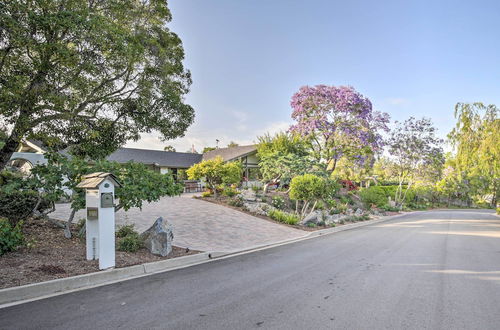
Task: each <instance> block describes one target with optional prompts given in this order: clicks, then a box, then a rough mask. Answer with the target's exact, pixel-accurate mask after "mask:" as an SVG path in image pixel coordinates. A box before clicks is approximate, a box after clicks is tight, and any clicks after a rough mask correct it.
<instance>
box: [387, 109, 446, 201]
mask: <svg viewBox="0 0 500 330" xmlns="http://www.w3.org/2000/svg"><path fill="white" fill-rule="evenodd" d="M442 142H443V141H442V140H441V139H439V138H438V137H436V129H435V128H434V126H433V125H432V122H431V120H430V119H427V118H422V119H415V118H413V117H410V118H409V119H407V120H405V121H404V122H402V123H401V122H396V127H394V129H393V130H392V131H391V134H390V137H389V139H388V146H389V154H390V155H391V160H392V164H391V166H393V167H394V172H395V173H396V175H397V178H398V189H397V191H396V196H395V199H396V202H397V203H398V204H400V205H402V203H403V201H404V200H405V197H406V193H407V192H408V191H409V190H410V188H411V186H412V184H414V183H415V180H416V179H417V178H418V177H419V176H422V175H423V174H422V173H421V171H419V169H420V170H422V169H425V168H435V166H437V165H436V164H439V163H440V164H441V166H442V163H443V161H444V157H443V150H442V148H441V144H442ZM403 183H406V184H407V185H406V189H403Z"/></svg>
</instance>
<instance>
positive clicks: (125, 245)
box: [117, 233, 142, 252]
mask: <svg viewBox="0 0 500 330" xmlns="http://www.w3.org/2000/svg"><path fill="white" fill-rule="evenodd" d="M141 247H142V241H141V239H140V238H139V235H138V234H137V233H135V234H129V235H127V236H125V237H123V238H120V239H119V240H118V246H117V250H118V251H124V252H137V251H138V250H139V249H140V248H141Z"/></svg>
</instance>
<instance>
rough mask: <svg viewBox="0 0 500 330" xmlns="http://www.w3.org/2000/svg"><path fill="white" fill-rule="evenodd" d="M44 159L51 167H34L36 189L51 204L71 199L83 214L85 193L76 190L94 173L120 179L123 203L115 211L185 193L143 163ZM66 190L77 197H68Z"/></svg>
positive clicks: (118, 191)
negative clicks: (40, 191) (102, 173)
mask: <svg viewBox="0 0 500 330" xmlns="http://www.w3.org/2000/svg"><path fill="white" fill-rule="evenodd" d="M45 155H46V157H47V158H48V164H46V165H37V166H35V167H33V169H32V174H33V175H32V178H31V181H32V182H33V184H34V186H35V187H37V188H39V189H43V190H44V194H45V197H46V198H47V199H48V200H49V201H54V202H55V201H58V200H59V199H60V198H61V197H66V198H69V199H70V201H71V208H72V209H76V210H80V209H83V208H84V207H85V196H84V192H83V190H82V189H79V188H77V187H76V186H77V185H78V184H79V183H80V182H81V179H82V176H83V175H85V174H89V173H93V172H109V173H113V174H114V175H115V176H116V177H117V178H118V181H119V182H120V183H121V187H117V188H116V189H115V195H116V198H117V199H118V200H119V202H120V203H119V204H118V206H117V207H116V210H119V209H121V208H123V209H125V210H128V209H130V208H132V207H138V208H141V207H142V204H143V202H155V201H158V200H159V199H160V198H161V197H163V196H175V195H178V194H180V193H181V192H182V191H183V187H182V185H180V184H177V183H175V182H174V179H173V178H172V176H171V175H170V174H161V173H158V172H155V171H152V170H150V169H149V168H148V167H147V166H146V165H145V164H142V163H135V162H128V163H125V164H119V163H117V162H110V161H106V160H99V161H97V162H95V163H89V162H87V161H86V160H84V159H81V158H78V157H72V158H71V159H68V158H66V157H64V156H63V155H61V154H59V153H47V154H45ZM65 189H67V190H70V191H74V193H73V194H72V195H71V196H67V195H66V193H65Z"/></svg>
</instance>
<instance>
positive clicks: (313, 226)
mask: <svg viewBox="0 0 500 330" xmlns="http://www.w3.org/2000/svg"><path fill="white" fill-rule="evenodd" d="M307 227H309V228H315V227H316V224H315V223H312V222H310V223H308V224H307Z"/></svg>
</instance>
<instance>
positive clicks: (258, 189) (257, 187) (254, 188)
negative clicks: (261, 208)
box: [252, 185, 262, 193]
mask: <svg viewBox="0 0 500 330" xmlns="http://www.w3.org/2000/svg"><path fill="white" fill-rule="evenodd" d="M252 190H253V191H254V192H256V193H258V192H259V191H261V190H262V189H261V188H260V187H259V186H258V185H253V186H252Z"/></svg>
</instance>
